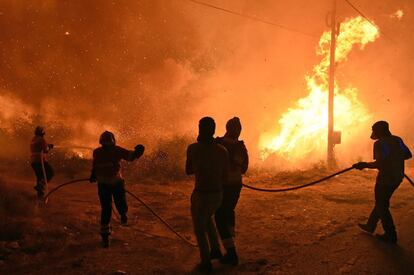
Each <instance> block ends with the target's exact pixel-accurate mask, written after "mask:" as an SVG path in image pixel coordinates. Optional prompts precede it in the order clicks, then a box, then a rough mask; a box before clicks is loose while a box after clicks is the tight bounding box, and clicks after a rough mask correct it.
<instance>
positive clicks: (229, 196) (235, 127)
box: [215, 117, 249, 265]
mask: <svg viewBox="0 0 414 275" xmlns="http://www.w3.org/2000/svg"><path fill="white" fill-rule="evenodd" d="M241 130H242V126H241V123H240V119H239V118H238V117H233V118H232V119H230V120H229V121H228V122H227V124H226V133H225V135H224V136H223V137H219V138H217V139H216V141H217V143H219V144H221V145H223V146H224V147H225V148H226V149H227V151H228V152H229V156H230V170H229V174H228V180H227V181H226V182H225V183H224V184H223V201H222V203H221V205H220V207H219V209H218V210H217V211H216V215H215V220H216V225H217V229H218V232H219V234H220V237H221V241H222V244H223V246H224V248H225V249H226V254H225V255H224V257H222V258H221V259H220V262H221V263H223V264H231V265H237V264H238V262H239V259H238V256H237V253H236V246H235V242H234V237H235V225H236V214H235V209H236V205H237V202H238V200H239V197H240V191H241V189H242V175H243V174H244V173H246V171H247V168H248V166H249V155H248V153H247V149H246V146H245V145H244V142H243V141H242V140H239V136H240V133H241Z"/></svg>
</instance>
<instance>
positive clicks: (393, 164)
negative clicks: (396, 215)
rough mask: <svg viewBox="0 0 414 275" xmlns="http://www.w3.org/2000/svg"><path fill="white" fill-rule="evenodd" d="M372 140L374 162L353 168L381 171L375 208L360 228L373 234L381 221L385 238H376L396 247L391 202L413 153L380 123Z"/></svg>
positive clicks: (373, 133)
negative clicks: (407, 161) (405, 162)
mask: <svg viewBox="0 0 414 275" xmlns="http://www.w3.org/2000/svg"><path fill="white" fill-rule="evenodd" d="M371 139H373V140H376V141H375V143H374V161H373V162H358V163H356V164H354V165H353V167H354V168H356V169H359V170H362V169H364V168H369V169H378V175H377V179H376V183H375V206H374V209H373V210H372V212H371V215H370V216H369V218H368V221H367V223H366V224H359V227H360V228H361V229H362V230H364V231H365V232H368V233H370V234H373V233H374V232H375V229H376V227H377V223H378V221H380V220H381V222H382V227H383V228H384V232H385V233H384V234H382V235H379V234H377V235H376V236H377V238H378V239H379V240H382V241H385V242H390V243H396V242H397V232H396V230H395V225H394V221H393V219H392V216H391V212H390V209H389V207H390V199H391V196H392V194H393V193H394V191H395V190H396V189H397V188H398V186H399V185H400V183H401V182H402V180H403V178H404V161H405V160H407V159H409V158H411V157H412V155H411V152H410V150H409V149H408V147H407V146H406V145H405V144H404V142H403V140H402V139H401V138H400V137H397V136H394V135H392V134H391V132H390V130H389V125H388V123H387V122H386V121H377V122H375V123H374V125H373V126H372V134H371Z"/></svg>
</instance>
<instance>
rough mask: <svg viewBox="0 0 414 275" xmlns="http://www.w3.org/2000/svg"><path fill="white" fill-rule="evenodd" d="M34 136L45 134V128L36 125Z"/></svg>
mask: <svg viewBox="0 0 414 275" xmlns="http://www.w3.org/2000/svg"><path fill="white" fill-rule="evenodd" d="M34 134H35V136H40V137H42V136H44V135H45V129H44V128H43V127H42V126H37V127H36V128H35V130H34Z"/></svg>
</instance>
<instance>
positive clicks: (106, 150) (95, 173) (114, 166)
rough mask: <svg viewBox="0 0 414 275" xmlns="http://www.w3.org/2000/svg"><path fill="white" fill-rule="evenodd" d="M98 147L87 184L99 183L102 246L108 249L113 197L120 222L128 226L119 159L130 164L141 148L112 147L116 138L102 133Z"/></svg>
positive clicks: (94, 153)
mask: <svg viewBox="0 0 414 275" xmlns="http://www.w3.org/2000/svg"><path fill="white" fill-rule="evenodd" d="M100 144H101V145H102V146H101V147H99V148H97V149H95V150H94V151H93V164H92V172H91V177H90V182H96V181H97V182H98V195H99V201H100V203H101V236H102V241H103V246H104V247H108V246H109V235H110V234H111V230H110V222H111V214H112V197H113V198H114V202H115V206H116V209H117V210H118V212H119V214H120V215H121V223H122V224H123V225H127V222H128V217H127V212H128V205H127V202H126V198H125V181H124V179H123V177H122V173H121V160H127V161H133V160H135V159H137V158H139V157H141V156H142V154H143V153H144V146H142V145H137V146H136V147H135V150H134V151H129V150H126V149H124V148H122V147H120V146H117V145H115V137H114V135H113V134H112V133H111V132H108V131H105V132H104V133H103V134H102V135H101V138H100Z"/></svg>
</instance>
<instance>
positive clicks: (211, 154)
mask: <svg viewBox="0 0 414 275" xmlns="http://www.w3.org/2000/svg"><path fill="white" fill-rule="evenodd" d="M215 129H216V124H215V122H214V119H212V118H211V117H204V118H202V119H201V120H200V121H199V135H198V138H197V142H196V143H193V144H191V145H189V146H188V149H187V161H186V167H185V170H186V173H187V175H192V174H194V175H195V185H194V190H193V193H192V195H191V216H192V220H193V226H194V234H195V236H196V239H197V243H198V249H199V252H200V258H201V263H200V264H199V265H198V267H197V269H198V271H200V272H205V273H209V272H210V271H211V270H212V264H211V260H212V259H213V258H217V257H220V256H221V253H220V244H219V241H218V236H217V232H216V226H215V224H214V219H213V215H214V213H215V212H216V210H217V209H218V207H219V206H220V204H221V200H222V189H223V184H224V182H225V181H226V180H227V174H228V169H229V156H228V152H227V150H226V148H224V147H223V146H222V145H220V144H217V143H216V142H215V141H214V137H213V135H214V132H215ZM219 254H220V255H219Z"/></svg>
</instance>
